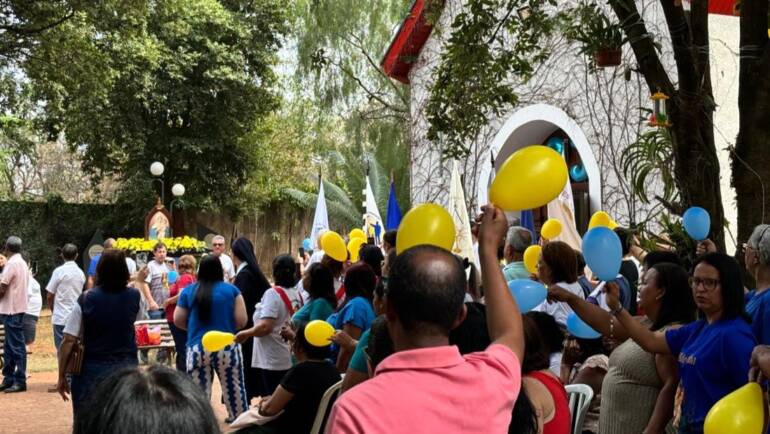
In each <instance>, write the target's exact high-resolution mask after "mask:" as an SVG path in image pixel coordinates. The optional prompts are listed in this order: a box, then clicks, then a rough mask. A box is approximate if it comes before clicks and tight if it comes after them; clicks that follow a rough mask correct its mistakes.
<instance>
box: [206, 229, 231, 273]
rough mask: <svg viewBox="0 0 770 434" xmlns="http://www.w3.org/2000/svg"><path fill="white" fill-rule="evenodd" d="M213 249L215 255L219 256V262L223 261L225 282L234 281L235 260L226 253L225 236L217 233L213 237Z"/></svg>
mask: <svg viewBox="0 0 770 434" xmlns="http://www.w3.org/2000/svg"><path fill="white" fill-rule="evenodd" d="M211 251H212V253H213V254H214V256H216V257H218V258H219V262H221V263H222V271H223V273H224V276H225V282H232V281H233V279H234V278H235V267H234V266H233V260H232V259H230V257H229V256H227V253H225V237H223V236H222V235H217V236H215V237H214V238H212V239H211Z"/></svg>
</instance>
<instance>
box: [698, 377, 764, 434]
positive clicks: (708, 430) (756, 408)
mask: <svg viewBox="0 0 770 434" xmlns="http://www.w3.org/2000/svg"><path fill="white" fill-rule="evenodd" d="M764 415H765V412H764V404H763V403H762V388H761V387H759V384H757V383H754V382H752V383H748V384H747V385H745V386H743V387H741V388H740V389H737V390H735V391H734V392H732V393H730V394H729V395H727V396H725V397H724V398H722V399H720V400H719V401H717V403H716V404H714V406H713V407H711V410H709V412H708V414H707V415H706V421H705V422H704V424H703V432H704V433H705V434H761V433H762V425H763V422H764Z"/></svg>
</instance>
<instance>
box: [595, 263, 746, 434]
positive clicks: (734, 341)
mask: <svg viewBox="0 0 770 434" xmlns="http://www.w3.org/2000/svg"><path fill="white" fill-rule="evenodd" d="M690 287H691V288H692V294H693V297H694V298H695V304H696V306H697V308H698V317H699V319H698V320H697V321H695V322H692V323H690V324H687V325H685V326H682V327H680V328H676V329H673V328H672V329H669V330H666V331H662V330H658V331H651V330H649V329H648V328H647V327H645V326H644V325H642V324H640V323H639V322H638V321H636V320H634V319H633V318H632V317H631V315H629V314H628V312H626V311H625V310H624V309H623V307H622V306H621V305H620V301H619V300H618V288H617V286H616V285H613V284H610V285H608V286H607V289H606V290H607V304H608V305H609V307H610V308H611V309H612V312H611V313H612V314H613V315H614V316H615V320H616V321H617V323H619V324H620V325H622V326H623V328H624V329H625V330H626V331H627V333H628V334H629V335H630V337H631V338H632V339H633V340H634V341H636V342H637V343H638V344H639V346H641V347H642V348H644V349H645V350H646V351H648V352H651V353H655V354H670V355H672V356H674V357H676V358H677V360H678V367H679V374H680V376H681V382H680V386H679V387H680V388H681V393H682V395H681V396H682V397H683V398H682V401H681V407H680V412H679V415H678V416H679V420H678V421H675V423H677V422H678V423H677V425H678V429H679V432H680V433H699V432H703V422H704V420H705V418H706V413H708V411H709V410H710V409H711V407H712V406H713V405H714V404H715V403H716V402H717V401H718V400H720V399H721V398H722V397H724V396H725V395H727V394H729V393H730V392H732V391H734V390H735V389H737V388H739V387H741V386H743V385H744V384H746V379H747V378H748V372H749V360H750V358H751V351H752V349H753V348H754V345H755V344H756V339H755V338H754V335H753V333H752V331H751V326H750V325H749V323H748V321H747V317H746V313H745V312H744V308H743V283H742V282H741V272H740V266H739V265H738V263H737V262H736V261H735V259H733V258H732V257H730V256H727V255H725V254H722V253H708V254H705V255H703V256H701V257H699V258H698V259H696V261H695V268H694V271H693V275H692V277H691V278H690ZM671 308H673V309H680V307H679V306H671ZM679 396H680V394H679V393H677V398H679ZM626 432H627V431H626Z"/></svg>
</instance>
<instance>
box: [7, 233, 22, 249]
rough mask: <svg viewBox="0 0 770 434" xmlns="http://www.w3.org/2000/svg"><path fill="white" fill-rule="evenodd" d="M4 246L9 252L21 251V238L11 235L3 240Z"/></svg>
mask: <svg viewBox="0 0 770 434" xmlns="http://www.w3.org/2000/svg"><path fill="white" fill-rule="evenodd" d="M5 248H6V249H7V250H8V251H9V252H11V253H19V252H21V238H19V237H17V236H14V235H11V236H10V237H8V240H6V242H5Z"/></svg>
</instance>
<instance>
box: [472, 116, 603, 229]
mask: <svg viewBox="0 0 770 434" xmlns="http://www.w3.org/2000/svg"><path fill="white" fill-rule="evenodd" d="M553 137H561V138H564V139H567V140H565V142H568V143H569V147H568V148H567V149H565V157H566V159H567V163H568V164H569V165H570V167H572V166H573V165H575V164H582V165H583V167H584V168H585V172H586V174H587V179H585V180H583V181H579V182H577V181H576V180H575V179H574V178H573V177H572V176H571V177H570V182H571V183H572V190H573V196H574V199H575V220H576V223H577V229H578V231H579V232H582V231H583V230H585V227H586V226H587V224H588V218H589V217H590V215H591V214H592V213H593V212H595V211H598V210H600V209H601V197H602V190H601V188H602V186H601V177H600V171H599V165H598V164H597V163H596V158H595V157H594V154H593V151H592V150H591V145H590V144H589V143H588V139H586V136H585V134H583V130H582V129H581V128H580V126H579V125H578V124H577V122H575V121H574V120H573V119H572V118H570V117H569V116H568V115H567V114H566V113H565V112H564V111H562V110H561V109H559V108H557V107H554V106H551V105H547V104H535V105H531V106H528V107H524V108H522V109H520V110H517V111H516V112H515V113H514V114H513V115H511V117H510V118H508V120H506V121H505V123H504V124H503V126H502V127H501V128H500V131H498V132H497V135H495V138H494V139H493V140H492V143H491V146H490V150H491V152H492V155H493V156H494V162H495V170H497V169H498V168H499V167H500V166H501V165H502V164H503V162H505V160H506V159H507V158H508V157H509V156H510V155H511V154H512V153H514V152H515V151H517V150H518V149H521V148H523V147H525V146H530V145H536V144H545V143H546V142H547V141H548V140H549V139H550V138H553ZM492 175H493V174H492V170H491V167H490V166H489V165H485V167H484V168H483V169H482V170H481V174H480V176H479V183H478V192H477V193H478V203H479V204H485V203H487V202H488V186H489V183H490V182H491V180H492V179H493V176H492ZM536 213H537V211H536ZM539 218H540V219H541V220H542V219H544V218H545V216H542V215H541V216H539Z"/></svg>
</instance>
